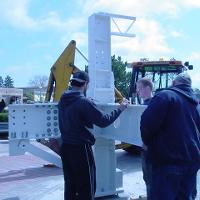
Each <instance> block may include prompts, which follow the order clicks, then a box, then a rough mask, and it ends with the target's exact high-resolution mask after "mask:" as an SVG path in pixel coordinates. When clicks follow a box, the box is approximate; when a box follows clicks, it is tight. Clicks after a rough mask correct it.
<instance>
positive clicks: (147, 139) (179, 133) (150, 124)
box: [141, 84, 200, 166]
mask: <svg viewBox="0 0 200 200" xmlns="http://www.w3.org/2000/svg"><path fill="white" fill-rule="evenodd" d="M197 105H198V101H197V99H196V97H195V95H194V93H193V91H192V89H191V87H190V86H187V85H184V84H181V85H177V86H176V87H171V88H169V89H166V90H163V91H161V92H159V93H157V94H156V95H155V96H154V97H153V98H152V99H151V102H150V104H149V106H148V107H147V108H146V110H145V111H144V113H143V114H142V117H141V136H142V140H143V142H144V144H145V145H147V146H148V152H149V154H150V156H151V158H152V163H153V164H155V165H160V164H189V165H190V164H197V165H199V166H200V115H199V113H198V110H197Z"/></svg>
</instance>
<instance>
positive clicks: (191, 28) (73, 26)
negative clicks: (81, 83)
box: [0, 0, 200, 88]
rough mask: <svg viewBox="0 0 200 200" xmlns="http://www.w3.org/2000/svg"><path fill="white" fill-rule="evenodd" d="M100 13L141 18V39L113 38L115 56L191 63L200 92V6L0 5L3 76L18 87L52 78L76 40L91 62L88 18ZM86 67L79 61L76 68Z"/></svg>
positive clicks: (71, 1) (158, 2) (161, 0)
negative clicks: (41, 77)
mask: <svg viewBox="0 0 200 200" xmlns="http://www.w3.org/2000/svg"><path fill="white" fill-rule="evenodd" d="M96 12H108V13H114V14H122V15H128V16H134V17H136V22H135V24H134V26H133V29H132V30H131V31H132V32H133V33H135V34H136V37H135V38H122V37H116V36H113V37H112V55H113V54H116V55H119V56H121V57H122V59H123V61H128V62H132V61H137V60H139V59H140V58H144V57H146V58H149V59H150V60H158V59H159V58H164V59H166V60H167V59H170V58H175V59H177V60H182V61H183V62H185V61H190V63H191V64H193V65H194V70H193V72H190V74H191V75H192V80H193V86H194V87H197V88H200V26H199V22H198V21H199V19H200V0H171V1H165V0H142V1H141V0H125V1H122V0H59V1H58V0H49V1H46V0H14V1H13V0H0V13H1V17H0V35H1V37H0V76H2V77H3V78H5V76H6V75H10V76H11V77H12V78H13V79H14V84H15V86H16V87H22V86H28V83H29V81H30V79H32V78H33V77H34V76H36V75H47V76H49V72H50V68H51V66H52V65H53V64H54V62H55V61H56V59H57V58H58V56H59V55H60V54H61V53H62V51H63V50H64V48H65V47H66V46H67V44H68V43H69V42H70V41H71V40H72V39H74V40H76V42H77V47H78V48H79V49H80V50H81V51H82V52H83V53H84V55H85V56H86V57H88V17H89V16H90V15H92V14H93V13H96ZM122 28H124V27H123V26H122ZM84 62H85V61H84V59H82V58H80V57H79V56H78V55H77V58H76V63H75V64H76V65H77V66H79V67H80V68H83V67H84V64H87V63H84Z"/></svg>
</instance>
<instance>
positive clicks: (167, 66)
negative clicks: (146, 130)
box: [118, 58, 193, 154]
mask: <svg viewBox="0 0 200 200" xmlns="http://www.w3.org/2000/svg"><path fill="white" fill-rule="evenodd" d="M128 67H129V68H131V69H132V75H131V83H130V88H129V95H128V97H127V98H128V99H131V101H132V103H133V104H141V103H142V102H141V99H140V98H139V96H138V95H137V91H136V83H137V81H138V80H139V79H140V78H142V77H148V78H150V79H151V80H152V82H153V83H154V88H153V92H154V93H155V92H157V91H159V90H162V89H164V88H167V87H169V86H170V85H171V84H172V80H173V79H174V77H175V76H176V75H177V74H179V73H181V72H183V71H185V70H192V69H193V66H192V65H190V64H189V62H185V63H184V64H183V63H182V61H179V60H175V59H174V58H172V59H170V60H166V61H165V60H163V59H160V60H158V61H149V60H148V59H141V60H140V61H138V62H132V63H130V64H128ZM118 148H123V149H124V150H126V151H127V152H129V153H136V154H137V153H140V151H141V147H137V146H134V145H130V144H126V143H122V144H120V145H118Z"/></svg>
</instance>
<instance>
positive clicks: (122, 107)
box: [119, 98, 130, 112]
mask: <svg viewBox="0 0 200 200" xmlns="http://www.w3.org/2000/svg"><path fill="white" fill-rule="evenodd" d="M129 104H130V102H129V101H128V100H127V99H125V98H124V99H123V101H122V102H121V104H120V106H119V109H120V110H121V111H122V112H123V111H124V110H125V109H126V108H127V107H128V105H129Z"/></svg>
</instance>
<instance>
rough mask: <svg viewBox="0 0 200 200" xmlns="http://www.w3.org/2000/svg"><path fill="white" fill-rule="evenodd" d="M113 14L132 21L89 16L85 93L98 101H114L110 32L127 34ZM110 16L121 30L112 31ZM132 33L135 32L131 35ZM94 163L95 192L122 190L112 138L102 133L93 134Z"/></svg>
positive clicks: (105, 14) (105, 16) (120, 175)
mask: <svg viewBox="0 0 200 200" xmlns="http://www.w3.org/2000/svg"><path fill="white" fill-rule="evenodd" d="M113 18H123V19H128V20H132V21H135V18H133V17H126V16H122V15H114V14H108V13H97V14H93V15H91V16H90V17H89V21H88V23H89V25H88V50H89V52H88V56H89V67H88V70H89V76H90V85H89V90H88V93H87V95H88V96H89V97H93V98H94V99H95V100H96V101H97V102H101V103H114V100H115V98H114V76H113V72H112V65H111V34H113V35H118V36H127V37H130V34H128V33H127V32H128V31H129V30H130V27H131V26H132V24H133V22H132V24H131V25H130V26H129V27H128V29H127V31H126V33H122V32H121V31H120V28H119V27H118V25H117V24H116V23H115V21H114V20H113ZM111 19H112V20H113V22H114V23H115V25H116V26H117V28H118V30H119V32H120V33H116V32H115V33H114V32H112V31H111ZM132 36H134V35H132ZM94 154H95V161H96V166H97V191H96V196H106V195H113V194H116V193H119V192H120V191H123V189H122V172H121V171H120V170H116V157H115V141H114V140H111V139H105V138H102V137H97V138H96V144H95V146H94Z"/></svg>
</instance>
